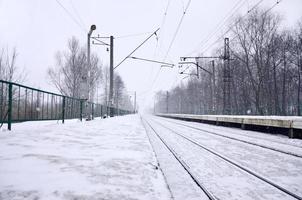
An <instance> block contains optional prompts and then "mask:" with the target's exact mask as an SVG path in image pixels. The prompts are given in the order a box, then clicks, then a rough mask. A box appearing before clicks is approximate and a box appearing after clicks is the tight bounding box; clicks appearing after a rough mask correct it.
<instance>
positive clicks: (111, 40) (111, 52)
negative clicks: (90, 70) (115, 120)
mask: <svg viewBox="0 0 302 200" xmlns="http://www.w3.org/2000/svg"><path fill="white" fill-rule="evenodd" d="M109 71H110V73H109V74H110V75H109V76H110V82H109V104H110V106H111V107H112V106H113V36H110V70H109ZM110 117H113V112H112V111H111V109H110Z"/></svg>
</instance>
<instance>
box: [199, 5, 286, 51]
mask: <svg viewBox="0 0 302 200" xmlns="http://www.w3.org/2000/svg"><path fill="white" fill-rule="evenodd" d="M262 1H263V0H260V1H259V2H258V3H257V4H256V5H259V4H260V3H261V2H262ZM281 1H282V0H277V1H276V3H275V4H274V5H273V6H271V7H270V8H269V9H267V10H266V11H265V12H264V13H263V14H262V15H264V14H266V13H267V12H269V11H270V10H272V9H273V8H274V7H275V6H276V5H277V4H279V3H280V2H281ZM254 9H256V6H253V7H252V8H251V9H250V10H249V11H248V12H246V13H245V14H244V15H243V17H242V18H245V17H246V16H247V15H248V14H249V13H250V12H251V11H252V10H254ZM239 21H240V19H238V20H236V21H235V22H234V23H233V24H232V25H230V27H229V28H228V29H227V30H226V31H225V32H224V33H223V34H222V35H221V36H220V37H219V38H217V40H215V41H214V42H213V43H211V44H210V45H208V46H206V47H205V50H203V51H202V54H203V53H205V52H206V51H207V50H209V49H210V48H211V47H212V46H213V45H215V44H216V43H217V42H219V41H220V40H221V39H222V38H223V37H224V36H225V35H226V34H227V33H228V32H229V31H231V30H232V28H233V27H234V26H236V25H237V24H238V23H239ZM236 37H237V36H236ZM236 37H234V38H232V40H234V39H235V38H236Z"/></svg>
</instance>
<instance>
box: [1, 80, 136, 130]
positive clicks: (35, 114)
mask: <svg viewBox="0 0 302 200" xmlns="http://www.w3.org/2000/svg"><path fill="white" fill-rule="evenodd" d="M110 113H111V115H113V116H114V115H116V114H119V115H126V114H130V113H132V112H131V111H128V110H123V109H117V108H114V107H108V106H104V105H101V104H96V103H93V102H87V101H85V100H83V99H77V98H72V97H68V96H64V95H60V94H55V93H52V92H47V91H43V90H39V89H36V88H32V87H27V86H24V85H21V84H17V83H13V82H8V81H3V80H0V125H1V126H2V125H3V124H4V123H7V125H8V129H9V130H11V125H12V123H14V122H22V121H37V120H62V122H63V123H64V120H65V119H75V118H79V119H81V120H82V118H83V117H87V115H89V116H90V117H91V118H92V119H93V118H94V117H101V116H104V115H106V116H109V114H110Z"/></svg>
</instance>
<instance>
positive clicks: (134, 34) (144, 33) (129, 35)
mask: <svg viewBox="0 0 302 200" xmlns="http://www.w3.org/2000/svg"><path fill="white" fill-rule="evenodd" d="M150 33H152V31H148V32H143V33H133V34H127V35H121V36H117V37H114V39H121V38H129V37H137V36H141V35H146V34H150Z"/></svg>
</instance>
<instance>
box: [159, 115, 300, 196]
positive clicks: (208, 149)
mask: <svg viewBox="0 0 302 200" xmlns="http://www.w3.org/2000/svg"><path fill="white" fill-rule="evenodd" d="M153 121H155V120H153ZM155 122H156V123H157V124H159V125H160V126H162V127H164V128H165V129H168V130H170V131H171V132H173V133H174V134H176V135H178V136H180V137H181V138H183V139H185V140H187V141H189V142H191V143H193V144H195V145H196V146H198V147H200V148H202V149H204V150H206V151H208V152H210V153H212V154H213V155H215V156H217V157H219V158H221V159H222V160H224V161H226V162H228V163H230V164H232V165H234V166H236V167H238V168H239V169H241V170H243V171H245V172H247V173H249V174H250V175H252V176H255V177H257V178H258V179H260V180H262V181H264V182H266V183H268V184H269V185H271V186H273V187H275V188H277V189H279V190H281V191H282V192H284V193H285V194H287V195H290V196H292V197H294V198H295V199H298V200H302V197H300V196H299V195H297V194H294V193H293V192H291V191H289V190H287V189H285V188H284V187H282V186H280V185H278V184H276V183H274V182H273V181H271V180H269V179H267V178H265V177H263V176H261V175H259V174H257V173H256V172H253V171H252V170H250V169H248V168H246V167H244V166H242V165H240V164H238V163H237V162H235V161H233V160H231V159H230V158H228V157H226V156H223V155H221V154H220V153H217V152H215V151H214V150H212V149H210V148H207V147H205V146H204V145H202V144H200V143H199V142H197V141H195V140H193V139H191V138H189V137H187V136H184V135H183V134H180V133H178V132H177V131H175V130H173V129H171V128H169V127H167V126H165V125H163V124H161V123H160V122H158V121H155Z"/></svg>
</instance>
